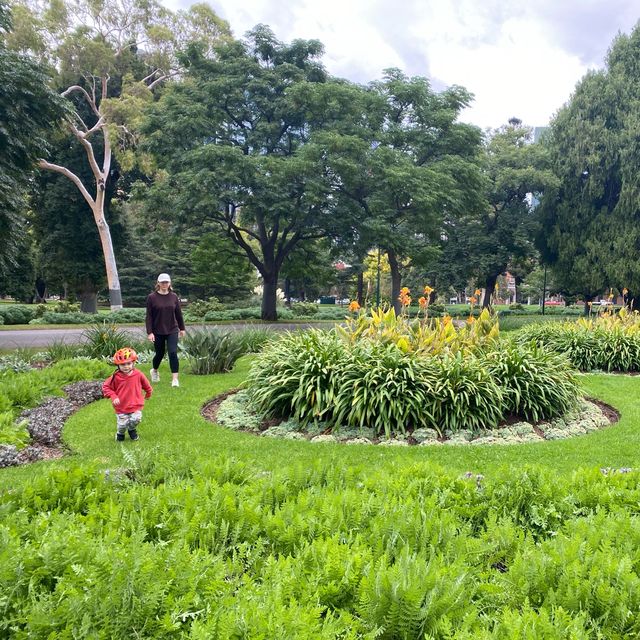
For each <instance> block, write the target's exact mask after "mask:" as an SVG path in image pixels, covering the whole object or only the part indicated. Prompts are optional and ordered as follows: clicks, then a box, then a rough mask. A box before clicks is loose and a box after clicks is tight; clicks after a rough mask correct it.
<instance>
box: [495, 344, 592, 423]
mask: <svg viewBox="0 0 640 640" xmlns="http://www.w3.org/2000/svg"><path fill="white" fill-rule="evenodd" d="M486 363H487V365H488V369H489V371H490V372H491V374H492V375H493V376H494V378H495V380H496V382H497V383H498V386H499V387H500V389H501V390H502V397H503V407H504V408H503V412H504V413H505V414H513V415H518V416H521V417H523V418H525V419H527V420H533V421H535V422H537V421H538V420H543V419H545V418H552V417H555V416H559V415H562V414H564V413H566V412H567V411H568V410H569V409H571V408H572V407H573V406H575V404H576V402H577V401H578V397H579V394H580V386H579V384H578V380H577V377H576V375H575V372H574V371H573V368H572V367H571V364H570V362H569V360H568V359H567V358H566V357H565V356H564V355H561V354H557V353H551V352H549V351H546V350H545V349H541V348H539V347H537V346H536V345H535V344H534V343H531V344H520V345H516V344H514V343H512V342H505V343H503V344H502V345H500V346H499V347H498V348H496V350H494V351H491V352H489V353H488V354H487V355H486Z"/></svg>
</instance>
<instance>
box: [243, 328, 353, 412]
mask: <svg viewBox="0 0 640 640" xmlns="http://www.w3.org/2000/svg"><path fill="white" fill-rule="evenodd" d="M346 353H347V349H346V345H345V343H344V342H343V341H342V340H341V339H340V338H339V337H338V336H337V335H336V334H335V333H334V332H324V331H319V330H316V329H312V330H310V331H306V332H304V333H296V334H288V335H285V336H284V337H281V338H280V339H279V340H276V341H274V342H272V343H270V344H268V345H267V346H266V348H265V349H264V351H263V352H262V353H261V354H260V355H259V356H258V358H257V359H256V361H255V363H254V364H253V366H252V367H251V370H250V372H249V376H248V378H247V385H248V390H249V397H250V399H251V402H252V403H253V404H254V406H255V407H256V408H257V409H258V411H260V412H262V413H264V414H265V415H267V416H272V417H273V416H275V417H289V416H292V417H294V418H296V419H298V420H299V421H300V422H301V423H302V424H308V423H309V422H310V421H313V420H316V419H323V418H329V417H331V416H332V414H333V399H334V397H335V384H336V382H337V380H336V376H335V375H334V372H335V371H336V370H339V371H342V368H341V367H340V363H341V361H342V360H343V359H344V358H345V357H346Z"/></svg>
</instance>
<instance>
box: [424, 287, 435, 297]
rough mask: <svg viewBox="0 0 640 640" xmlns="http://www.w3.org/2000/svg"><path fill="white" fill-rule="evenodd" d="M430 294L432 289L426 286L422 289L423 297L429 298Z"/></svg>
mask: <svg viewBox="0 0 640 640" xmlns="http://www.w3.org/2000/svg"><path fill="white" fill-rule="evenodd" d="M432 293H433V288H432V287H430V286H429V285H427V286H426V287H425V288H424V295H425V296H430V295H431V294H432Z"/></svg>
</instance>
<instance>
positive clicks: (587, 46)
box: [163, 0, 640, 128]
mask: <svg viewBox="0 0 640 640" xmlns="http://www.w3.org/2000/svg"><path fill="white" fill-rule="evenodd" d="M163 2H164V4H166V5H167V6H168V7H170V8H172V9H174V10H175V9H178V8H185V7H187V6H189V5H190V4H193V2H192V1H191V0H163ZM208 3H209V4H210V5H211V6H212V7H213V8H214V9H215V11H216V12H217V13H218V15H219V16H221V17H223V18H225V19H226V20H228V21H229V23H230V25H231V29H232V30H233V33H234V35H235V36H236V37H241V36H243V35H244V34H245V33H246V31H248V30H249V29H251V28H252V27H253V26H255V25H256V24H258V23H264V24H267V25H269V26H270V27H271V28H272V29H273V31H274V32H275V34H276V37H277V38H278V39H279V40H282V41H284V42H290V41H291V40H293V39H295V38H315V39H318V40H320V41H321V42H322V43H323V44H324V46H325V56H324V59H323V61H324V64H325V66H326V67H327V69H328V70H329V71H330V72H331V73H332V74H334V75H337V76H340V77H343V78H348V79H349V80H352V81H355V82H360V83H367V82H369V81H371V80H376V79H379V78H380V77H381V76H382V70H383V69H385V68H387V67H398V68H400V69H401V70H402V71H404V73H406V74H407V75H409V76H413V75H419V76H425V77H427V78H429V80H430V81H431V83H432V85H433V86H434V87H435V88H436V89H437V90H441V89H443V88H445V87H447V86H450V85H452V84H458V85H462V86H463V87H466V88H467V89H468V90H469V91H471V92H472V93H473V94H474V95H475V100H474V102H473V104H472V106H471V107H470V108H469V109H467V110H466V111H465V112H463V114H462V118H461V119H462V120H464V121H467V122H473V123H474V124H477V125H479V126H481V127H483V128H484V127H498V126H500V125H502V124H505V123H506V121H507V120H508V119H509V118H511V117H513V116H515V117H518V118H520V119H521V120H522V121H523V122H524V123H525V124H527V125H530V126H544V125H546V124H548V122H549V119H550V118H551V117H552V116H553V114H554V113H555V112H556V111H557V110H558V109H559V108H560V107H561V106H562V105H563V104H564V103H565V102H566V101H567V100H568V99H569V97H570V95H571V93H572V91H573V88H574V87H575V84H576V82H578V81H579V80H580V78H581V77H582V76H583V75H584V74H585V73H586V72H587V70H588V69H595V68H600V67H602V66H603V65H604V58H605V56H606V54H607V50H608V49H609V46H610V45H611V42H612V40H613V39H614V37H615V36H616V35H617V34H618V33H619V32H622V33H629V32H630V31H631V30H632V29H633V27H634V26H635V24H636V22H637V21H638V19H640V2H638V0H535V1H534V0H395V1H391V0H208Z"/></svg>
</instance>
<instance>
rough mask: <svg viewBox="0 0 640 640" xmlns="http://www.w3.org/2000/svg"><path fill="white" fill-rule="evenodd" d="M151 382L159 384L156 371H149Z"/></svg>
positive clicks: (158, 376) (158, 375)
mask: <svg viewBox="0 0 640 640" xmlns="http://www.w3.org/2000/svg"><path fill="white" fill-rule="evenodd" d="M151 382H160V374H159V373H158V370H157V369H151Z"/></svg>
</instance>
